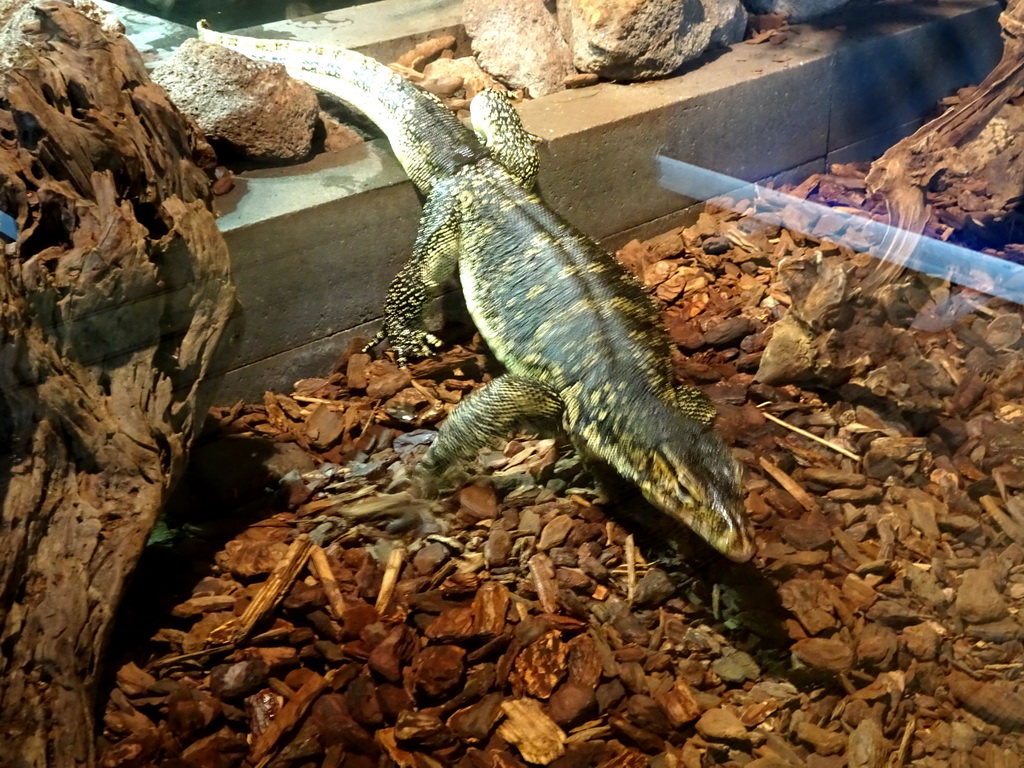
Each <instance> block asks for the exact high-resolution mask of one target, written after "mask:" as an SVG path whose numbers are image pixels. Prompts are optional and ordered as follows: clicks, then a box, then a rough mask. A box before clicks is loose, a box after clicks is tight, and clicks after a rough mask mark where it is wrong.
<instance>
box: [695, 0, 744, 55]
mask: <svg viewBox="0 0 1024 768" xmlns="http://www.w3.org/2000/svg"><path fill="white" fill-rule="evenodd" d="M704 10H705V12H706V13H707V15H708V18H709V19H711V21H712V23H713V24H714V26H713V28H712V30H711V45H713V46H722V47H728V46H730V45H732V44H733V43H738V42H739V41H740V40H742V39H743V35H745V34H746V32H747V20H748V18H749V14H748V13H747V9H746V8H744V7H743V3H741V2H740V0H704Z"/></svg>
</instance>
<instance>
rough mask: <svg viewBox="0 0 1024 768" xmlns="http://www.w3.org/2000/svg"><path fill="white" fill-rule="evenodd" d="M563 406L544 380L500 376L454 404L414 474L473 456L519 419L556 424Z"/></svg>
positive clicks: (435, 470) (438, 471)
mask: <svg viewBox="0 0 1024 768" xmlns="http://www.w3.org/2000/svg"><path fill="white" fill-rule="evenodd" d="M563 410H564V405H563V404H562V399H561V398H560V397H559V396H558V393H557V392H556V391H555V390H554V389H552V388H551V387H549V386H547V385H546V384H543V383H542V382H540V381H537V380H536V379H530V378H527V377H525V376H515V375H513V374H511V373H506V374H505V375H503V376H499V377H498V378H496V379H493V380H492V381H491V382H489V383H488V384H487V385H485V386H484V387H483V388H481V389H479V390H477V391H476V392H474V393H473V394H471V395H469V396H468V397H467V398H466V399H465V400H463V401H462V402H461V403H459V404H458V405H457V406H455V410H453V411H452V413H451V415H450V416H449V417H448V418H447V419H446V420H445V422H444V423H443V424H442V425H441V431H440V432H439V433H438V436H437V439H436V440H435V441H434V443H433V445H431V446H430V449H429V450H428V451H427V454H426V456H424V457H423V461H422V462H420V465H419V466H418V467H417V468H416V474H417V475H420V477H421V478H423V477H424V476H427V475H432V476H434V477H435V478H437V477H440V476H441V475H443V474H444V473H445V472H446V471H447V470H448V469H449V468H451V466H452V465H453V464H454V463H455V462H457V461H463V460H467V459H472V458H474V457H475V456H476V455H477V453H479V452H480V451H481V450H482V449H483V448H486V447H488V446H489V445H493V444H494V443H495V442H497V441H498V440H500V439H501V438H503V437H508V436H509V435H511V434H512V432H513V431H514V430H515V429H516V427H518V426H520V425H521V424H522V423H523V422H531V423H537V424H538V425H540V426H554V427H559V426H561V423H562V411H563Z"/></svg>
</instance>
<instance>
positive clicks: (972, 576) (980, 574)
mask: <svg viewBox="0 0 1024 768" xmlns="http://www.w3.org/2000/svg"><path fill="white" fill-rule="evenodd" d="M956 609H957V611H959V613H960V618H962V619H963V620H964V621H966V622H967V623H969V624H985V623H988V622H992V621H998V620H999V619H1002V618H1003V617H1005V616H1006V615H1007V613H1008V612H1009V611H1008V609H1007V607H1006V601H1005V600H1003V596H1002V595H1001V594H999V590H998V589H997V588H996V582H995V578H993V576H992V574H991V573H990V572H989V571H984V570H981V569H980V568H972V569H970V570H968V571H965V572H964V575H963V578H962V579H961V581H960V588H959V589H958V590H957V592H956Z"/></svg>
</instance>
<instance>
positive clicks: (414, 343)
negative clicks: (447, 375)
mask: <svg viewBox="0 0 1024 768" xmlns="http://www.w3.org/2000/svg"><path fill="white" fill-rule="evenodd" d="M389 325H390V323H385V324H384V327H383V328H381V330H379V331H377V333H375V334H374V336H373V339H371V340H370V343H369V344H367V345H366V346H365V347H363V352H369V351H370V350H371V349H373V348H374V347H375V346H377V345H378V344H380V343H381V342H382V341H383V340H384V339H385V338H388V339H390V340H391V347H392V349H394V350H395V358H396V359H397V360H398V365H399V366H401V367H402V368H405V367H407V366H408V364H409V359H410V358H413V357H430V356H431V355H432V354H434V350H435V349H437V348H439V347H440V346H441V345H442V342H441V340H440V339H439V338H437V336H435V335H434V334H432V333H430V332H428V331H424V330H411V329H407V328H389V327H388V326H389Z"/></svg>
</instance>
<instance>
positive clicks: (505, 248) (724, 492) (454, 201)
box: [198, 22, 755, 562]
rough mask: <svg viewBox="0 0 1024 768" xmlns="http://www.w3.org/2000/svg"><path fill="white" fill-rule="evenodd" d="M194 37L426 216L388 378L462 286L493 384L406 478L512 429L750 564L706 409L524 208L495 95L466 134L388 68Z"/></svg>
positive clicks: (525, 159) (637, 312)
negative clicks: (267, 82) (631, 488)
mask: <svg viewBox="0 0 1024 768" xmlns="http://www.w3.org/2000/svg"><path fill="white" fill-rule="evenodd" d="M198 26H199V30H200V38H201V39H203V40H205V41H207V42H212V43H217V44H220V45H224V46H226V47H228V48H232V49H234V50H236V51H238V52H240V53H242V54H245V55H248V56H251V57H252V58H256V59H261V60H265V61H273V62H278V63H281V64H283V65H284V66H285V67H286V68H287V69H288V71H289V73H290V74H292V75H293V76H294V77H296V78H298V79H301V80H304V81H306V82H308V83H309V84H310V85H312V86H313V87H314V88H316V89H318V90H322V91H324V92H327V93H330V94H332V95H334V96H336V97H338V98H340V99H342V100H343V101H345V102H347V103H348V104H350V105H352V106H353V107H355V108H356V109H358V110H359V111H360V112H363V113H364V114H365V115H366V116H367V117H368V118H369V119H370V120H371V121H372V122H374V123H375V124H376V125H377V126H378V127H379V128H380V129H381V130H382V131H383V133H384V135H385V136H386V137H387V139H388V141H389V142H390V144H391V147H392V150H393V151H394V153H395V155H396V157H397V159H398V160H399V162H400V163H401V164H402V166H403V167H404V169H405V171H406V173H407V174H408V176H409V179H410V180H411V181H412V182H413V184H415V185H416V187H417V188H418V189H419V191H420V192H421V193H422V195H423V197H424V199H425V202H424V205H423V213H422V218H421V223H420V228H419V232H418V235H417V237H416V243H415V246H414V248H413V254H412V258H411V260H410V261H409V263H408V264H407V265H406V266H405V267H404V268H403V269H402V270H401V271H400V272H399V273H398V275H397V276H396V277H395V279H394V281H393V282H392V283H391V286H390V288H389V290H388V293H387V297H386V300H385V306H384V318H383V326H382V328H381V330H380V332H379V333H378V334H377V336H376V337H375V338H374V339H373V340H372V341H371V343H370V345H368V347H367V348H369V347H372V346H374V345H375V344H376V343H379V342H380V341H381V340H383V339H384V338H388V339H389V340H390V342H391V344H392V346H393V347H394V349H395V353H396V357H397V359H398V361H399V363H400V364H401V365H405V364H406V363H407V361H408V359H409V358H410V357H411V356H426V355H429V354H431V353H432V350H433V349H434V348H436V347H438V346H439V345H440V343H441V342H440V341H439V340H438V339H437V338H436V337H435V336H434V335H433V334H431V333H430V332H429V331H428V330H427V328H426V327H425V324H424V317H423V315H424V308H425V305H426V303H427V302H428V301H429V299H430V298H431V297H432V295H433V294H434V293H435V292H436V291H437V290H438V289H439V288H440V287H441V285H442V284H443V283H444V282H445V281H446V280H447V279H449V278H450V277H452V276H453V275H455V274H456V273H457V274H458V277H459V280H460V282H461V286H462V290H463V293H464V294H465V299H466V305H467V307H468V309H469V312H470V315H471V316H472V318H473V320H474V322H475V323H476V326H477V328H478V330H479V331H480V334H481V336H482V337H483V339H484V340H485V341H486V342H487V345H488V346H489V347H490V349H491V351H492V352H493V354H494V355H495V357H496V358H497V359H498V360H499V361H500V363H501V364H502V365H503V366H504V368H505V372H504V373H502V374H501V375H499V376H497V377H496V378H494V379H492V380H491V381H490V382H489V383H487V384H486V385H485V386H484V387H483V388H481V389H480V390H478V391H477V392H475V393H473V394H471V395H470V396H468V397H467V398H465V399H464V400H463V401H462V402H461V403H459V405H458V406H456V408H455V409H454V410H453V411H452V413H451V414H450V416H449V417H448V418H447V419H446V420H445V422H444V423H443V424H442V426H441V430H440V432H439V434H438V437H437V439H436V440H435V441H434V442H433V444H432V445H431V446H430V448H429V449H428V451H427V453H426V455H425V456H424V458H423V460H422V461H421V463H420V466H419V467H418V472H419V474H420V475H421V476H431V475H432V476H435V477H436V476H438V475H441V474H443V473H444V472H446V471H447V470H448V469H449V468H450V467H452V465H453V464H455V463H456V462H458V461H462V460H465V459H468V458H473V457H474V456H475V455H476V454H477V453H478V452H479V451H480V450H481V449H482V448H484V447H487V446H488V445H490V444H492V443H493V442H496V441H497V440H499V439H501V438H503V437H508V436H509V435H511V434H512V433H513V431H514V429H515V428H516V427H517V426H519V425H520V424H521V423H522V422H524V421H530V422H531V423H538V422H539V423H545V424H550V425H552V426H555V427H560V428H562V429H564V431H565V432H566V433H567V434H568V436H569V438H570V440H571V442H572V443H573V445H574V446H575V448H576V449H577V451H578V453H579V454H580V456H581V457H582V458H583V459H584V460H598V461H600V462H602V463H605V464H607V465H610V466H611V467H612V468H613V469H614V470H615V471H616V472H617V473H618V474H620V475H621V476H622V477H624V478H625V479H627V480H629V481H631V482H633V483H635V484H636V485H637V486H638V487H639V489H640V491H641V493H642V494H643V495H644V496H645V497H646V498H647V500H648V501H650V502H651V503H652V504H653V505H654V506H656V507H657V508H659V509H661V510H662V511H663V512H665V513H667V514H668V515H669V516H671V517H672V518H674V519H676V520H677V521H680V522H682V523H684V524H686V525H688V526H689V527H690V528H691V529H693V530H694V531H695V532H696V533H697V534H699V535H700V536H701V537H702V538H704V539H705V540H706V541H707V542H708V543H710V544H711V545H712V546H714V547H715V548H717V549H718V550H719V551H721V552H722V553H723V554H725V555H726V556H728V557H730V558H732V559H734V560H737V561H741V562H742V561H746V560H748V559H750V558H751V557H752V556H753V554H754V551H755V543H754V536H753V532H752V527H751V524H750V522H749V520H748V518H747V516H746V514H745V511H744V505H743V495H742V484H741V468H740V465H739V463H738V462H737V461H736V460H735V458H734V457H733V456H732V455H731V453H730V452H729V450H728V448H727V447H726V445H725V443H724V442H723V440H722V439H721V437H720V436H719V435H718V434H717V433H716V432H715V431H714V429H713V421H714V418H715V409H714V407H713V405H712V404H711V402H710V400H709V399H708V398H707V397H706V396H705V395H704V393H703V392H701V391H700V390H699V389H696V388H694V387H690V386H685V385H680V384H678V382H677V381H676V380H675V376H674V371H673V366H672V362H671V342H670V340H669V337H668V333H667V331H666V330H665V328H664V325H663V324H662V322H661V319H660V314H659V310H658V307H657V305H656V304H655V303H654V300H653V299H652V298H651V297H650V296H649V295H648V294H647V293H646V292H645V291H644V289H643V287H642V286H641V285H640V284H639V282H637V281H636V280H635V279H634V278H633V277H632V276H631V275H630V274H629V273H628V272H626V270H625V269H624V268H623V267H622V266H621V265H620V264H619V263H618V262H617V261H616V260H615V259H614V258H613V257H612V255H611V254H609V253H608V252H607V251H606V250H605V249H604V248H602V247H601V246H600V245H599V244H598V243H597V242H596V241H595V240H593V239H592V238H590V237H588V236H586V235H585V234H583V233H582V232H580V231H579V230H578V229H576V228H575V227H574V226H572V225H571V224H569V223H568V222H567V221H565V220H564V219H563V218H562V217H560V216H559V215H558V214H556V213H555V212H554V211H552V210H551V209H550V208H549V207H548V206H547V205H546V204H545V203H544V202H543V200H541V198H540V197H539V196H538V195H537V194H536V193H535V192H534V191H533V187H534V184H535V181H536V176H537V150H536V145H535V142H534V138H533V137H531V136H530V135H529V134H528V133H527V132H526V131H525V129H524V128H523V127H522V124H521V123H520V121H519V116H518V113H517V112H516V110H515V108H514V107H513V106H512V105H511V104H510V103H509V102H508V100H507V99H506V98H505V97H504V96H503V95H501V94H499V93H498V92H496V91H483V92H481V93H480V94H478V95H477V96H476V97H475V98H474V100H473V102H472V105H471V119H472V120H473V125H474V129H475V130H473V129H470V128H469V127H467V126H466V125H464V124H463V123H462V122H461V121H460V120H459V119H458V118H457V117H456V116H455V114H453V113H452V112H451V111H450V110H449V109H447V108H446V107H445V106H444V105H443V104H442V103H441V101H440V100H439V99H437V98H436V97H435V96H433V95H432V94H430V93H427V92H426V91H423V90H421V89H419V88H417V87H416V86H415V85H413V84H412V83H411V82H409V81H408V80H406V79H404V78H402V77H401V76H400V75H398V74H397V73H395V72H394V71H392V70H391V69H390V68H389V67H387V66H385V65H383V64H381V63H379V62H377V61H375V60H373V59H371V58H368V57H366V56H363V55H361V54H359V53H356V52H354V51H350V50H347V49H344V48H338V47H334V46H327V45H317V44H307V43H299V42H292V41H282V40H262V39H257V38H247V37H238V36H234V35H226V34H221V33H217V32H213V31H212V30H210V29H209V28H208V27H207V26H206V24H205V23H204V22H200V23H199V25H198Z"/></svg>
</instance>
